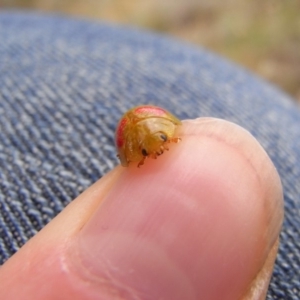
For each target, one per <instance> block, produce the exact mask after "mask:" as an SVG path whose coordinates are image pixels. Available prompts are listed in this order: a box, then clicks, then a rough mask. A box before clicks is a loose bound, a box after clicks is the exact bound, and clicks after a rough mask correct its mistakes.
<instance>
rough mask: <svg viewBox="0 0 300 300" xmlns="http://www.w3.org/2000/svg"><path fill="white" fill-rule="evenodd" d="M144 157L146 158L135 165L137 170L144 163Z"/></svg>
mask: <svg viewBox="0 0 300 300" xmlns="http://www.w3.org/2000/svg"><path fill="white" fill-rule="evenodd" d="M146 157H147V156H143V158H142V159H141V161H140V162H139V163H138V165H137V167H138V168H139V167H140V166H142V165H143V164H144V161H145V159H146Z"/></svg>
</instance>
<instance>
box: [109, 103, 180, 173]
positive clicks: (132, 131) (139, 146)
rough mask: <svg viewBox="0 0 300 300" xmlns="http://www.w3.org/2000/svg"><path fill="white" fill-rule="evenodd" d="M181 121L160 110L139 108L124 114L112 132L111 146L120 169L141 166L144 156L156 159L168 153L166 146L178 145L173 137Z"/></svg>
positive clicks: (148, 106)
mask: <svg viewBox="0 0 300 300" xmlns="http://www.w3.org/2000/svg"><path fill="white" fill-rule="evenodd" d="M180 124H181V122H180V120H178V119H177V118H176V117H174V116H173V115H172V114H171V113H169V112H168V111H166V110H165V109H163V108H160V107H157V106H152V105H142V106H137V107H134V108H132V109H130V110H129V111H127V112H126V113H125V114H124V115H123V117H122V118H121V120H120V121H119V124H118V126H117V129H116V135H115V143H116V148H117V151H118V157H119V159H120V161H121V164H122V166H124V167H127V166H128V165H129V163H130V162H138V167H140V166H141V165H143V164H144V161H145V159H146V158H147V157H151V158H157V156H159V155H161V154H163V153H164V151H165V150H169V149H168V147H167V143H170V142H175V143H176V142H178V141H180V138H178V137H174V135H175V133H176V127H177V126H178V125H180Z"/></svg>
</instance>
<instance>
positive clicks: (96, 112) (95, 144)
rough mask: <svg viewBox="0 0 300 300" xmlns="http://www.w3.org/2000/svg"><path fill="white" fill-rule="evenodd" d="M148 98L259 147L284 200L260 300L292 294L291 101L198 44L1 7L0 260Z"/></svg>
mask: <svg viewBox="0 0 300 300" xmlns="http://www.w3.org/2000/svg"><path fill="white" fill-rule="evenodd" d="M148 103H151V104H155V105H159V106H163V107H165V108H166V109H168V110H170V111H171V112H172V113H174V114H175V115H176V116H178V117H179V118H181V119H186V118H196V117H200V116H213V117H219V118H224V119H227V120H229V121H233V122H236V123H238V124H239V125H241V126H243V127H245V128H246V129H248V130H249V131H250V132H251V133H252V134H253V135H254V136H255V137H256V138H257V139H258V140H259V141H260V142H261V144H262V145H263V146H264V147H265V149H266V150H267V152H268V154H269V155H270V157H271V158H272V160H273V162H274V164H275V165H276V167H277V169H278V172H279V173H280V176H281V178H282V182H283V186H284V196H285V221H284V227H283V231H282V234H281V244H280V250H279V255H278V259H277V262H276V266H275V270H274V275H273V278H272V282H271V285H270V290H269V293H268V299H300V278H299V277H300V276H299V274H300V273H299V268H300V180H299V178H300V109H299V107H297V106H296V104H295V103H294V102H293V101H292V100H291V99H290V98H289V97H288V96H286V95H285V94H283V93H282V92H280V91H279V90H277V89H276V88H275V87H272V86H271V85H270V84H268V83H266V82H263V81H262V80H261V79H259V78H257V77H255V76H253V75H252V74H250V73H249V72H248V71H246V70H244V69H242V68H239V67H237V66H235V65H234V64H232V63H230V62H228V61H225V60H223V59H222V58H220V57H218V56H216V55H215V54H212V53H209V52H208V51H206V50H204V49H201V48H198V47H195V46H191V45H185V44H182V43H181V42H179V41H175V40H172V39H170V38H167V37H163V36H160V35H155V34H149V33H146V32H143V31H139V30H134V29H128V28H120V27H117V26H109V25H105V24H102V23H97V22H89V21H80V20H73V19H70V18H65V17H61V16H45V15H39V14H35V13H31V14H30V13H12V12H2V13H0V263H4V262H5V261H6V260H7V259H8V258H9V257H10V256H11V255H12V254H13V253H14V252H16V251H17V250H18V249H19V248H20V247H21V246H22V245H23V244H24V243H25V242H26V241H27V240H28V239H29V238H30V237H32V236H33V235H34V234H36V233H37V232H38V231H39V230H40V229H41V228H42V227H43V226H44V225H45V224H47V223H48V222H49V221H50V220H51V219H52V218H53V217H54V216H55V215H57V214H58V213H59V212H60V211H61V210H62V209H63V208H64V207H65V206H66V205H67V204H68V203H69V202H70V201H71V200H72V199H74V198H75V197H76V196H77V195H78V194H80V193H81V192H82V191H83V190H84V189H86V188H87V187H88V186H90V185H91V184H92V183H93V182H95V181H96V180H97V179H98V178H100V177H101V176H103V175H104V174H105V173H107V172H108V171H109V170H110V169H112V168H113V167H114V166H116V165H117V164H118V161H117V158H116V152H115V148H114V130H115V126H116V124H117V122H118V119H119V118H120V116H121V115H122V114H123V113H124V112H125V111H126V110H127V109H129V108H131V107H132V106H134V105H139V104H148Z"/></svg>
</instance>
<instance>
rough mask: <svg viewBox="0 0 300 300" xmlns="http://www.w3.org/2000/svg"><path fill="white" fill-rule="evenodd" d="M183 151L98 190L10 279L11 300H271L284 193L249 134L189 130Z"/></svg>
mask: <svg viewBox="0 0 300 300" xmlns="http://www.w3.org/2000/svg"><path fill="white" fill-rule="evenodd" d="M180 136H181V137H182V142H181V143H179V144H177V145H172V149H170V151H169V152H168V153H165V154H164V155H163V156H162V157H159V159H157V160H153V161H147V162H146V164H145V165H144V166H143V167H141V168H139V169H138V168H136V166H134V165H132V166H130V167H129V168H121V167H117V168H116V169H115V170H113V171H112V172H111V173H109V174H108V175H106V176H105V177H103V178H102V179H101V180H99V181H98V182H96V183H95V184H94V185H93V186H91V187H90V188H89V189H88V190H86V191H85V192H84V193H83V194H82V195H80V196H79V197H78V198H77V199H76V200H74V201H73V202H72V203H71V204H70V205H69V206H68V207H67V208H66V209H65V210H64V211H63V212H62V213H61V214H60V215H58V216H57V217H56V218H55V219H54V220H53V221H52V222H51V223H50V224H48V225H47V226H46V227H45V228H44V229H43V230H42V231H41V232H40V233H38V234H37V235H36V236H35V237H34V238H33V239H31V240H30V241H29V242H28V243H27V244H26V245H25V246H24V247H23V248H22V249H21V250H20V251H19V252H18V253H16V254H15V255H14V256H13V257H12V258H11V259H10V260H8V261H7V263H6V264H4V266H3V267H2V268H1V269H0V282H1V286H0V294H1V295H2V297H3V299H8V300H9V299H105V300H107V299H143V300H146V299H147V300H152V299H153V300H156V299H170V300H177V299H178V300H179V299H180V300H182V299H186V300H194V299H195V300H196V299H224V300H226V299H230V300H232V299H263V298H264V297H265V294H266V290H267V287H268V283H269V279H270V276H271V273H272V268H273V264H274V260H275V256H276V252H277V245H278V244H277V240H278V236H279V232H280V228H281V224H282V219H283V203H282V188H281V183H280V179H279V177H278V174H277V172H276V170H275V168H274V166H273V165H272V163H271V161H270V159H269V158H268V156H267V154H266V153H265V152H264V150H263V149H262V148H261V146H260V145H259V144H258V143H257V141H256V140H255V139H254V138H253V137H252V136H251V135H250V134H249V133H248V132H247V131H245V130H244V129H242V128H240V127H238V126H237V125H234V124H232V123H229V122H226V121H221V120H217V119H197V120H194V121H185V122H183V126H182V128H181V134H180Z"/></svg>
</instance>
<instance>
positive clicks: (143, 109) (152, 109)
mask: <svg viewBox="0 0 300 300" xmlns="http://www.w3.org/2000/svg"><path fill="white" fill-rule="evenodd" d="M134 112H135V113H137V114H145V113H146V114H150V115H154V116H165V115H166V111H165V110H164V109H163V108H160V107H156V106H140V107H137V108H136V109H135V110H134Z"/></svg>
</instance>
